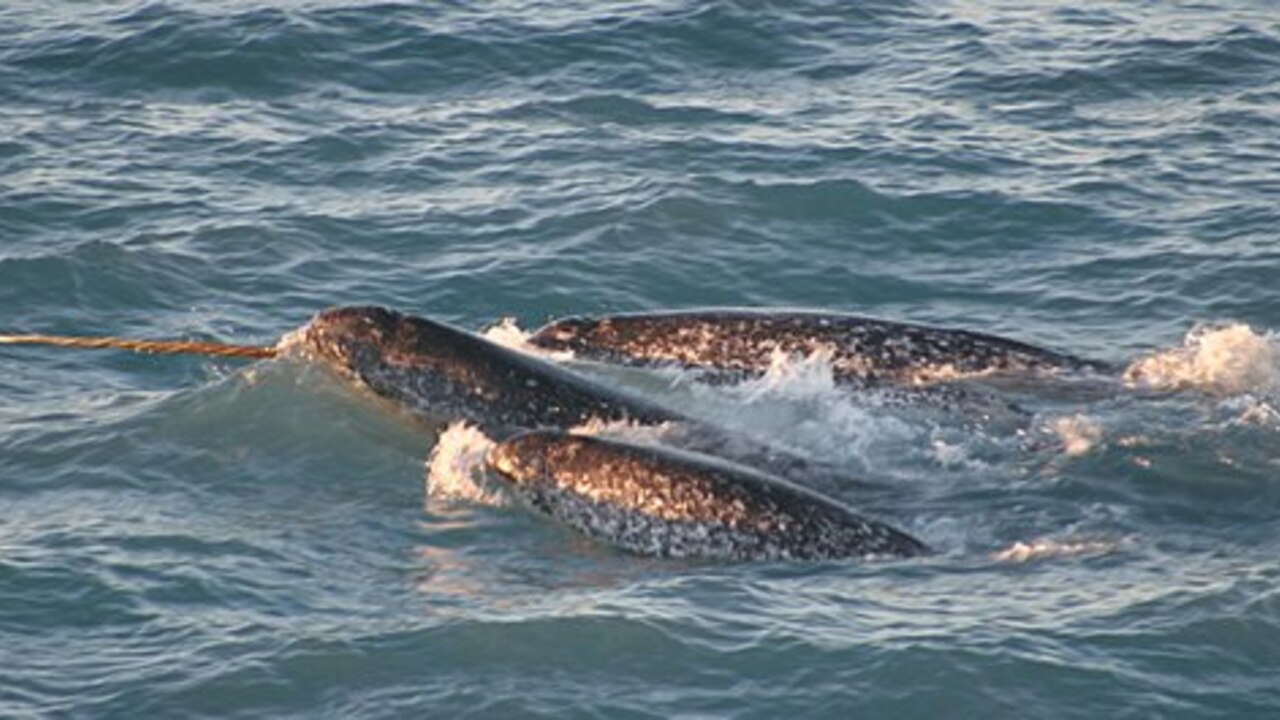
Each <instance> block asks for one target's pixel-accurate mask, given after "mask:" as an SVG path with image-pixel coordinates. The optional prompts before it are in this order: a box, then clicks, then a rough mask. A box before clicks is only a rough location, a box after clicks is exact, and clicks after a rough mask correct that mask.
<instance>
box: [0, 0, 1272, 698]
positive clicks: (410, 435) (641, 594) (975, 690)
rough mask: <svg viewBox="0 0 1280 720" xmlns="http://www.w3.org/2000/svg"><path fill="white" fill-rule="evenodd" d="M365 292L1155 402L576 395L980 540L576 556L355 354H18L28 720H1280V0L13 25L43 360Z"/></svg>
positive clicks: (11, 127) (7, 13)
mask: <svg viewBox="0 0 1280 720" xmlns="http://www.w3.org/2000/svg"><path fill="white" fill-rule="evenodd" d="M348 303H376V304H383V305H388V306H393V307H396V308H398V309H401V310H404V311H407V312H412V313H416V314H421V315H426V316H430V317H433V318H437V319H440V320H445V321H448V322H452V323H456V324H458V325H461V326H463V327H466V328H469V329H474V330H478V331H486V330H487V332H488V333H489V334H490V336H491V337H495V338H497V339H499V340H501V341H502V342H505V343H508V344H511V345H515V346H520V345H521V343H522V340H523V338H524V336H525V333H527V332H528V331H529V330H531V329H533V328H536V327H537V326H538V325H540V324H542V323H543V322H545V321H547V320H548V319H550V318H553V317H558V316H562V315H566V314H574V313H604V312H616V311H644V310H658V309H670V308H685V307H699V306H755V307H804V308H819V309H830V310H834V311H844V312H855V313H862V314H868V315H873V316H877V317H885V318H892V319H898V320H907V321H913V322H921V323H929V324H938V325H945V326H949V327H960V328H967V329H972V330H980V331H984V332H990V333H998V334H1002V335H1007V336H1010V337H1014V338H1017V339H1019V340H1023V341H1026V342H1030V343H1035V344H1039V345H1043V346H1047V347H1051V348H1054V349H1056V350H1060V351H1064V352H1071V353H1076V354H1080V355H1084V356H1088V357H1094V358H1099V359H1102V360H1107V361H1111V362H1115V363H1117V364H1120V365H1125V364H1131V367H1135V368H1140V369H1141V372H1138V371H1134V372H1132V373H1131V374H1130V381H1128V382H1122V383H1113V384H1111V385H1104V386H1103V387H1086V388H1081V387H1075V386H1063V385H1062V384H1061V383H1053V382H1049V381H1048V380H1046V381H1044V382H1043V383H1041V382H1040V381H1038V380H1037V379H1035V378H1031V379H1027V380H1024V381H1021V382H1016V383H1012V384H1006V385H1004V386H992V387H984V388H982V390H983V396H984V397H988V400H989V401H984V402H979V403H976V404H975V405H974V406H973V407H968V406H966V405H965V404H963V403H961V404H959V405H958V406H950V405H947V406H941V407H940V406H936V405H935V406H930V405H928V404H927V403H926V404H924V405H918V404H917V403H914V402H912V401H910V399H908V400H907V401H904V400H903V399H902V398H900V397H894V396H893V393H860V392H854V391H851V390H849V389H847V388H841V387H838V386H836V385H835V384H834V383H833V382H832V378H831V373H830V367H829V366H827V365H825V364H824V362H823V359H822V358H821V357H815V358H782V359H780V360H779V362H778V363H777V364H776V365H775V367H774V368H772V369H771V371H770V372H769V374H768V375H766V376H765V377H764V378H761V379H758V380H752V381H749V382H745V383H743V384H739V385H730V386H708V385H703V384H700V383H699V382H697V380H696V378H694V377H691V376H689V375H688V374H687V373H681V372H677V371H660V372H653V373H639V372H635V371H631V372H626V373H622V372H617V371H613V370H609V369H607V368H600V367H591V366H585V365H583V364H581V363H574V362H573V360H572V359H569V360H564V359H561V360H559V361H561V362H568V363H570V364H571V365H573V366H574V367H577V368H578V369H580V370H581V371H583V372H587V373H592V374H594V375H595V376H597V377H600V378H602V379H604V380H605V381H607V382H610V383H613V384H615V385H617V386H619V387H625V388H627V389H630V390H632V391H634V392H640V393H643V394H645V395H646V396H648V397H650V398H652V399H654V400H657V401H659V402H664V403H668V404H670V405H672V406H675V407H679V408H681V409H684V410H686V411H688V412H691V413H693V414H695V415H698V416H700V417H703V418H705V419H707V420H709V421H712V422H718V423H721V424H724V425H726V426H731V427H733V428H735V429H738V430H740V431H742V432H745V433H749V434H754V435H756V436H759V437H762V438H767V439H769V440H771V441H773V442H776V443H778V444H780V445H782V446H784V447H787V448H789V449H791V450H793V451H796V452H799V453H802V454H807V455H810V456H813V457H819V458H822V459H824V460H826V461H829V462H833V463H836V464H838V465H840V466H842V467H843V468H845V469H847V471H848V472H849V473H851V474H856V475H858V476H862V477H866V478H869V479H871V480H873V481H875V482H878V483H885V484H887V485H889V486H890V487H892V488H894V493H893V494H892V501H885V502H879V503H878V504H876V505H875V506H874V507H866V506H865V505H864V504H863V503H860V498H859V496H858V494H857V493H856V492H854V491H852V490H850V491H848V492H844V493H842V499H843V500H845V501H846V502H848V503H849V504H851V505H853V506H854V507H859V508H861V509H863V510H864V511H866V512H868V513H873V514H875V515H876V516H877V517H880V518H882V519H885V520H887V521H889V522H892V523H893V524H895V525H897V526H899V527H901V528H903V529H905V530H907V531H909V532H912V533H913V534H915V535H917V536H919V537H920V538H922V539H923V540H925V541H926V542H928V543H929V544H930V545H932V546H933V547H934V548H935V549H937V551H938V552H937V554H936V555H934V556H931V557H929V558H925V559H917V560H908V561H889V562H878V563H859V562H829V563H765V564H722V563H709V562H690V561H663V560H654V559H644V558H637V557H633V556H628V555H625V554H623V553H620V552H618V551H615V550H612V549H610V548H608V547H605V546H602V545H600V544H597V543H595V542H592V541H590V540H588V539H585V538H582V537H579V536H576V535H574V534H572V533H571V532H569V531H568V530H565V529H563V528H560V527H557V526H555V525H553V524H552V523H550V522H549V521H547V520H545V519H543V518H541V517H538V516H535V515H533V514H531V513H529V512H527V511H525V510H524V509H523V508H521V507H519V506H515V505H512V504H511V503H509V502H506V501H505V500H504V499H503V497H502V496H501V495H500V494H497V495H495V494H493V493H491V492H489V491H487V490H483V488H482V486H481V485H480V484H479V483H482V482H483V480H484V478H483V477H478V476H477V473H478V471H477V469H476V467H475V457H476V455H477V453H478V449H480V448H482V447H483V445H484V443H485V442H486V441H485V439H484V438H482V437H476V433H475V432H474V431H471V430H470V429H469V428H466V427H450V428H448V429H447V430H446V431H445V432H444V433H443V434H441V435H435V434H432V433H428V432H427V431H426V430H425V429H424V428H423V427H421V426H419V425H416V424H414V423H411V422H408V421H406V419H405V418H404V417H402V416H399V415H397V414H396V413H394V412H388V411H387V409H386V408H385V407H384V406H382V405H379V404H377V403H373V402H370V400H369V398H368V397H366V396H364V395H362V394H361V393H359V392H355V391H353V390H352V389H350V388H348V387H347V386H345V385H344V384H343V383H342V382H341V381H339V380H338V379H337V378H336V377H335V376H333V375H331V374H329V373H327V372H325V371H323V370H322V369H319V368H315V367H310V366H307V365H305V364H302V363H299V362H284V361H261V362H256V363H248V362H245V361H238V360H227V359H201V358H189V357H158V356H140V355H129V354H124V353H118V352H103V351H92V352H73V351H70V350H63V349H56V348H35V347H17V346H4V347H2V348H0V717H4V718H37V717H69V718H70V717H74V718H97V717H119V718H140V717H218V718H224V717H243V718H266V717H271V718H286V717H307V718H311V717H343V718H390V717H441V718H464V717H475V718H489V717H495V718H496V717H548V718H574V717H598V718H670V717H686V718H703V717H707V718H719V717H732V718H778V717H796V718H809V717H813V718H828V717H829V718H847V717H854V716H859V717H872V718H934V717H957V718H960V717H988V718H995V717H998V718H1064V717H1079V718H1098V717H1110V718H1128V717H1132V718H1149V717H1170V718H1181V717H1186V718H1275V717H1280V338H1278V337H1277V335H1276V334H1275V333H1276V332H1277V331H1280V4H1277V3H1276V2H1225V1H1222V0H1208V1H1206V2H1164V1H1161V2H1155V1H1150V0H1132V1H1126V2H1093V3H1064V2H1054V1H1046V2H1029V1H1025V0H1024V1H1021V2H1018V1H1000V0H997V1H996V2H951V1H948V0H942V1H941V2H923V1H922V2H911V1H908V0H895V1H892V2H889V1H882V0H871V1H869V2H817V1H797V2H776V3H771V2H751V1H747V0H740V1H728V0H712V1H709V2H691V1H689V0H670V1H664V0H653V1H646V0H634V1H628V2H609V1H605V0H590V1H586V0H555V1H554V2H552V1H548V0H502V1H495V2H456V1H455V2H424V3H420V4H419V3H405V2H382V3H370V2H360V1H358V0H344V1H338V0H333V1H330V0H314V1H303V0H298V1H296V2H257V1H250V0H222V1H201V2H195V1H194V0H192V1H173V2H114V1H113V2H104V1H92V0H85V1H82V2H49V1H48V0H42V1H39V2H37V1H36V0H6V1H5V2H3V3H2V4H0V332H45V333H67V334H86V335H99V334H102V335H126V336H132V337H146V338H188V339H202V340H217V341H224V342H236V343H252V344H271V343H274V342H275V341H276V340H277V339H278V338H279V337H280V336H281V335H282V334H284V333H286V332H288V331H290V330H292V329H294V328H297V327H298V326H299V325H301V324H303V323H305V322H306V321H307V319H308V318H309V317H310V316H311V315H312V314H314V313H315V312H317V311H318V310H320V309H322V308H325V307H327V306H332V305H339V304H348ZM495 324H497V328H496V329H490V328H492V326H494V325H495ZM977 396H978V394H975V397H977ZM1008 408H1015V409H1016V408H1021V409H1022V410H1025V412H1014V411H1012V410H1011V411H1009V412H1006V411H1005V410H1006V409H1008Z"/></svg>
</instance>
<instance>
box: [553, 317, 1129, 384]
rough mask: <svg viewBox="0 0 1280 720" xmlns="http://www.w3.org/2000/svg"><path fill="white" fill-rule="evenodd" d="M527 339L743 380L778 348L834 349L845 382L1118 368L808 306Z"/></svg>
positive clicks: (560, 326)
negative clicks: (736, 376) (822, 310)
mask: <svg viewBox="0 0 1280 720" xmlns="http://www.w3.org/2000/svg"><path fill="white" fill-rule="evenodd" d="M529 341H530V342H531V343H532V344H533V345H536V346H538V347H541V348H546V349H549V350H561V351H563V350H567V351H571V352H573V353H574V355H575V356H577V357H579V358H582V359H588V360H601V361H605V362H613V363H619V364H627V365H675V366H681V367H688V368H700V369H706V370H711V371H715V372H721V373H726V374H729V375H745V376H752V375H759V374H761V373H763V372H764V371H765V370H767V369H768V368H769V366H770V363H771V362H772V361H773V358H774V354H775V353H776V352H782V353H784V354H786V355H802V356H810V355H813V354H815V353H822V352H827V353H830V357H831V364H832V369H833V372H834V373H835V376H836V378H837V379H838V380H841V381H844V382H851V383H860V384H869V383H876V382H888V383H901V384H925V383H929V382H933V381H935V380H948V379H956V378H957V377H963V376H966V375H977V374H987V373H999V372H1017V371H1026V370H1039V371H1063V370H1075V371H1079V370H1085V371H1094V372H1112V371H1113V370H1114V369H1113V368H1111V367H1109V366H1108V365H1106V364H1105V363H1100V362H1096V361H1092V360H1087V359H1085V358H1079V357H1074V356H1071V355H1064V354H1061V353H1057V352H1053V351H1051V350H1045V349H1043V348H1038V347H1035V346H1032V345H1027V344H1025V343H1021V342H1018V341H1016V340H1009V339H1006V338H1001V337H997V336H994V335H984V334H982V333H976V332H970V331H967V330H951V329H945V328H935V327H928V326H925V325H912V324H907V323H900V322H891V321H887V320H877V319H873V318H866V317H861V316H857V315H846V314H839V313H829V312H819V311H804V310H786V311H775V310H751V309H741V310H739V309H708V310H687V311H677V312H668V313H643V314H630V315H627V314H624V315H609V316H599V317H570V318H565V319H562V320H558V321H556V322H553V323H550V324H548V325H546V326H544V327H542V328H540V329H539V330H538V331H537V332H535V333H534V334H533V336H532V337H531V338H530V340H529Z"/></svg>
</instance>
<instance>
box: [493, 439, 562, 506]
mask: <svg viewBox="0 0 1280 720" xmlns="http://www.w3.org/2000/svg"><path fill="white" fill-rule="evenodd" d="M567 442H571V436H569V435H567V434H565V433H563V432H560V431H556V430H532V431H529V432H523V433H520V434H519V435H515V436H513V437H510V438H507V439H506V440H503V441H502V442H500V443H497V444H495V445H494V446H493V447H492V448H490V449H489V453H488V454H487V455H486V456H485V462H486V464H487V465H488V466H489V468H490V469H491V470H493V471H494V472H496V473H497V474H498V475H499V476H501V477H502V479H503V480H505V481H507V482H508V483H510V484H511V485H512V487H513V489H515V490H517V491H520V490H526V491H527V490H531V489H533V488H536V487H538V486H541V485H546V484H550V483H553V482H554V480H553V479H552V478H551V477H550V475H549V474H548V467H547V465H548V462H547V461H548V458H549V456H550V455H551V454H552V453H556V452H559V451H560V450H562V449H563V448H564V446H565V444H566V443H567Z"/></svg>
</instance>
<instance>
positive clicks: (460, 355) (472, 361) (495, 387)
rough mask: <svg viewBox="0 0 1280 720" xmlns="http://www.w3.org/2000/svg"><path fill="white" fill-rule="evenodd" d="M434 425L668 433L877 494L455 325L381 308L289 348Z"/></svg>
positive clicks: (334, 313) (828, 469) (311, 330)
mask: <svg viewBox="0 0 1280 720" xmlns="http://www.w3.org/2000/svg"><path fill="white" fill-rule="evenodd" d="M281 347H282V348H283V349H284V352H285V354H294V355H300V356H302V357H304V358H307V359H311V360H313V361H316V362H319V363H321V364H323V365H326V366H328V367H331V368H333V369H334V370H336V371H337V372H338V373H340V374H341V375H343V376H345V377H347V378H349V379H350V380H352V381H353V382H354V383H355V384H356V385H359V386H363V387H365V388H367V389H369V390H371V391H372V392H373V393H374V394H375V395H377V396H380V397H382V398H384V399H387V400H390V401H391V402H392V403H393V404H394V405H396V406H398V407H400V408H403V409H405V410H408V411H409V412H410V413H411V414H413V415H415V416H417V417H419V418H421V419H423V420H426V421H427V422H428V423H431V424H433V425H436V426H438V427H443V426H444V425H446V424H448V423H452V422H459V421H461V422H466V423H469V424H471V425H473V426H475V427H477V428H478V429H480V430H481V431H482V432H484V433H485V434H486V435H488V436H489V437H491V438H494V439H502V438H505V437H507V436H510V435H512V434H514V433H515V432H519V431H521V430H530V429H537V428H557V429H565V430H567V429H572V428H576V427H579V426H582V425H590V424H601V423H605V424H607V423H629V424H633V425H638V426H650V427H654V426H661V427H662V429H663V432H662V435H663V438H664V440H665V441H667V442H671V443H674V444H677V445H679V446H680V447H683V448H686V449H691V450H697V451H702V452H710V453H713V454H725V455H728V456H730V457H732V458H733V459H734V460H737V461H740V462H746V463H750V464H752V465H757V466H760V467H762V468H763V469H766V470H768V471H770V472H774V473H779V474H783V475H785V476H786V477H787V478H789V479H792V480H797V481H799V482H802V483H806V484H807V483H814V484H819V485H824V486H839V487H849V486H857V485H861V486H863V487H866V486H867V485H868V484H867V483H866V482H865V481H862V480H860V479H856V478H851V477H849V476H848V475H847V474H845V473H844V472H842V471H841V470H839V469H838V468H835V467H833V466H831V465H829V464H827V463H823V462H821V461H820V460H819V461H813V460H809V459H807V458H801V457H798V456H796V455H793V454H791V453H788V452H785V451H782V450H779V449H776V448H774V447H772V446H769V445H767V444H765V443H761V442H757V441H755V440H752V439H750V438H747V437H745V436H743V435H741V434H738V433H731V432H728V431H725V430H722V429H721V428H718V427H716V426H713V425H710V424H708V423H706V422H702V421H699V420H697V419H694V418H690V417H688V416H686V415H683V414H681V413H679V412H676V411H675V410H672V409H668V408H666V407H663V406H661V405H658V404H656V403H653V402H651V401H649V400H646V399H644V398H641V397H638V396H636V395H633V394H630V393H627V392H623V391H620V390H616V389H613V388H611V387H608V386H606V385H603V384H602V383H599V382H596V381H594V380H591V379H589V378H587V377H584V376H582V375H579V374H577V373H574V372H572V371H570V370H568V369H565V368H562V367H560V366H558V365H556V364H554V363H551V362H548V361H546V360H543V359H540V358H537V357H534V356H532V355H529V354H527V353H523V352H519V351H516V350H512V349H510V348H507V347H504V346H502V345H499V344H497V343H495V342H492V341H490V340H487V339H485V338H483V337H480V336H479V335H476V334H475V333H471V332H467V331H466V330H462V329H460V328H456V327H453V326H451V325H448V324H446V323H442V322H438V321H435V320H429V319H427V318H422V317H417V316H413V315H407V314H404V313H399V312H396V311H393V310H389V309H386V308H381V307H342V308H333V309H330V310H325V311H323V312H321V313H319V314H318V315H316V317H315V318H313V319H312V320H311V322H309V323H307V324H306V325H304V326H303V327H302V328H301V329H299V330H298V331H296V332H294V333H292V334H291V335H289V336H287V337H286V338H285V339H284V340H282V341H281Z"/></svg>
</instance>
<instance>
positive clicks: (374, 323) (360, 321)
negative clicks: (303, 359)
mask: <svg viewBox="0 0 1280 720" xmlns="http://www.w3.org/2000/svg"><path fill="white" fill-rule="evenodd" d="M399 317H400V316H399V315H397V314H396V313H395V312H393V311H391V310H388V309H386V308H381V307H375V306H368V307H338V308H330V309H328V310H323V311H321V312H319V313H317V314H316V316H315V317H314V318H312V319H311V321H310V322H308V323H307V324H306V325H304V326H303V327H302V328H301V329H300V330H299V331H298V332H297V333H295V334H294V335H293V336H292V337H291V338H290V341H291V344H293V345H296V346H297V347H298V349H300V350H301V351H302V353H303V354H304V356H307V357H310V358H313V359H317V360H321V361H323V362H325V363H326V364H328V365H330V366H333V367H335V368H336V369H338V370H342V371H344V372H356V371H358V369H359V368H360V367H361V365H362V364H363V363H367V362H368V361H369V360H371V359H372V356H374V355H378V354H380V352H381V349H382V348H384V347H385V346H386V345H387V341H388V339H389V338H391V337H392V336H393V335H394V333H395V328H396V325H397V321H398V319H399Z"/></svg>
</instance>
